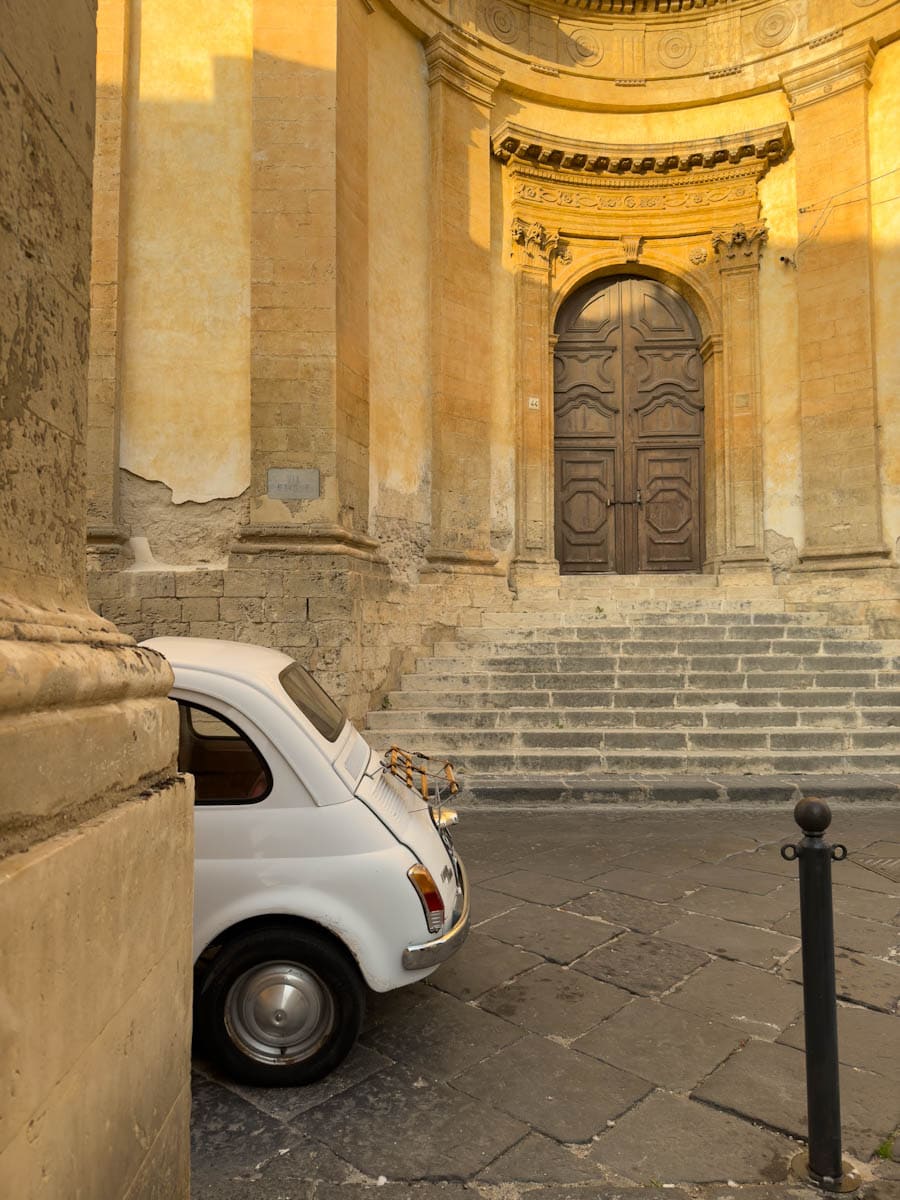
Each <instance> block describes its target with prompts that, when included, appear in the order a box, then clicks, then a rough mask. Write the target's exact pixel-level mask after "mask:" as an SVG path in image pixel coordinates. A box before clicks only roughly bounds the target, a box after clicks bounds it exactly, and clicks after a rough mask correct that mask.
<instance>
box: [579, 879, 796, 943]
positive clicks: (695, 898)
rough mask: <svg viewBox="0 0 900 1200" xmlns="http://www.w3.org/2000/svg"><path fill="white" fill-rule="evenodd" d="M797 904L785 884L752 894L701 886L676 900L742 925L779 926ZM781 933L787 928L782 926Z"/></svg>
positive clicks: (794, 892)
mask: <svg viewBox="0 0 900 1200" xmlns="http://www.w3.org/2000/svg"><path fill="white" fill-rule="evenodd" d="M576 903H579V901H576ZM799 903H800V897H799V893H798V892H797V890H796V889H792V888H789V887H788V886H787V885H785V886H784V887H780V888H777V889H776V890H775V891H774V892H769V894H768V895H765V896H756V895H754V894H753V893H752V892H730V891H727V890H726V889H725V888H717V887H703V888H700V889H699V890H698V891H696V892H691V894H690V895H689V896H685V897H684V899H683V900H680V901H679V908H683V909H687V911H688V912H702V913H708V914H709V916H713V917H723V918H724V919H725V920H727V921H740V922H741V923H742V924H745V925H757V926H761V927H763V928H766V927H768V926H771V927H773V928H778V929H780V928H781V926H780V925H777V922H778V921H780V920H782V919H783V918H785V917H787V916H788V914H789V913H790V912H791V910H792V909H794V908H796V907H797V905H798V904H799ZM660 928H661V926H660ZM784 932H785V933H790V932H791V931H790V930H788V929H785V930H784Z"/></svg>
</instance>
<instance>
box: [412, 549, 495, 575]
mask: <svg viewBox="0 0 900 1200" xmlns="http://www.w3.org/2000/svg"><path fill="white" fill-rule="evenodd" d="M425 558H426V559H427V560H428V561H427V563H426V565H425V566H424V567H423V568H422V570H421V574H422V575H423V576H426V575H446V574H452V573H456V572H459V573H461V574H466V575H503V574H505V571H504V569H503V567H501V566H499V565H498V562H497V555H496V554H495V553H494V552H493V550H436V549H431V548H429V549H428V550H426V551H425Z"/></svg>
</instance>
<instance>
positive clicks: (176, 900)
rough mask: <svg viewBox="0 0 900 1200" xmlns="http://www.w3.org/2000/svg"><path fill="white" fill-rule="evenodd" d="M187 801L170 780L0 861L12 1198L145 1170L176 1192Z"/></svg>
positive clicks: (106, 1191) (1, 1020)
mask: <svg viewBox="0 0 900 1200" xmlns="http://www.w3.org/2000/svg"><path fill="white" fill-rule="evenodd" d="M192 797H193V788H192V785H191V783H190V781H184V780H179V781H177V782H173V783H171V784H169V785H168V786H166V787H164V788H162V789H159V790H155V791H153V792H151V793H150V794H149V795H147V796H145V797H144V798H142V799H140V800H135V801H132V802H129V803H127V804H124V805H120V806H119V807H117V808H116V809H114V810H112V811H111V812H109V813H107V814H106V815H104V816H103V817H102V818H100V819H98V820H96V821H94V822H89V823H86V824H84V825H82V826H81V827H79V829H77V830H76V831H74V832H71V833H67V834H64V835H61V836H58V837H56V838H53V839H51V840H49V841H46V842H43V843H41V844H40V845H39V846H36V847H34V848H33V849H31V850H29V851H28V852H26V853H24V854H20V855H14V856H12V857H10V858H7V859H5V860H4V861H3V863H2V864H0V954H2V958H3V962H4V971H3V978H2V980H0V1041H2V1044H3V1050H2V1053H3V1061H4V1063H5V1064H6V1071H5V1072H4V1082H3V1085H2V1088H0V1177H2V1178H3V1180H4V1185H5V1189H6V1190H7V1192H8V1194H9V1195H15V1196H23V1197H24V1196H36V1195H38V1194H40V1195H43V1196H47V1197H48V1200H50V1198H53V1200H68V1197H71V1196H72V1195H74V1194H75V1191H76V1190H77V1193H78V1195H79V1196H81V1197H84V1200H112V1198H113V1197H124V1196H125V1195H126V1193H127V1194H128V1195H129V1197H130V1196H135V1195H136V1196H143V1195H148V1196H150V1195H154V1193H153V1191H152V1190H151V1188H150V1185H149V1183H147V1182H145V1183H144V1184H142V1185H141V1186H142V1188H143V1189H144V1190H142V1191H141V1190H139V1191H137V1192H134V1191H132V1192H129V1191H128V1189H129V1186H130V1184H131V1182H132V1180H134V1179H135V1178H136V1177H138V1176H139V1173H141V1172H142V1171H143V1177H144V1179H145V1180H146V1178H147V1176H148V1175H153V1174H157V1173H158V1174H159V1175H160V1177H161V1178H166V1177H168V1178H169V1180H170V1181H171V1190H170V1191H168V1192H167V1193H166V1195H167V1196H171V1197H172V1198H173V1200H175V1198H176V1197H177V1198H179V1200H180V1198H185V1200H186V1197H187V1194H188V1160H187V1138H186V1134H187V1118H186V1109H185V1101H184V1096H185V1089H186V1079H187V1071H188V1064H189V1054H190V979H191V975H190V963H191V944H190V930H191V904H192V880H193V831H192V804H191V801H192ZM161 878H164V879H165V881H166V883H165V886H164V887H160V886H159V881H160V879H161ZM41 980H44V981H45V983H46V986H44V985H39V986H36V981H38V984H39V981H41ZM164 1130H165V1131H166V1132H165V1136H162V1137H161V1136H160V1135H161V1133H162V1132H163V1131H164ZM148 1160H149V1161H148ZM154 1160H155V1161H154ZM156 1194H159V1193H156Z"/></svg>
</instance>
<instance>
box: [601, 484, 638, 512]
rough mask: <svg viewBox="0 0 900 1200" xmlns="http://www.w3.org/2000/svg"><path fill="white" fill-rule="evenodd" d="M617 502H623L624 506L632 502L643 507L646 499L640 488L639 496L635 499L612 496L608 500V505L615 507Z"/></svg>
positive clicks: (608, 506)
mask: <svg viewBox="0 0 900 1200" xmlns="http://www.w3.org/2000/svg"><path fill="white" fill-rule="evenodd" d="M617 504H621V505H622V506H623V507H624V506H626V505H630V504H636V505H637V507H638V508H642V507H643V504H644V501H643V500H642V499H641V489H640V488H638V490H637V498H636V499H635V500H613V499H612V497H610V499H609V500H607V502H606V507H607V508H614V507H615V505H617Z"/></svg>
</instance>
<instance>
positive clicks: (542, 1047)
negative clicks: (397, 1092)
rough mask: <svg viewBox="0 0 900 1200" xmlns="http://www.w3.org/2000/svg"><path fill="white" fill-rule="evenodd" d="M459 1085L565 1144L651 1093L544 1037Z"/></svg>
mask: <svg viewBox="0 0 900 1200" xmlns="http://www.w3.org/2000/svg"><path fill="white" fill-rule="evenodd" d="M453 1082H454V1087H456V1088H458V1089H459V1090H460V1091H462V1092H466V1093H467V1094H468V1095H470V1096H474V1097H476V1098H477V1099H479V1100H481V1101H484V1102H485V1103H486V1104H488V1105H493V1106H496V1107H497V1108H498V1109H502V1110H503V1111H504V1112H508V1113H510V1114H511V1115H512V1116H514V1117H517V1118H518V1119H519V1120H521V1121H525V1122H527V1123H528V1124H529V1125H530V1126H532V1128H534V1129H536V1130H537V1131H538V1132H540V1133H544V1134H547V1135H548V1136H549V1137H552V1138H556V1139H557V1141H562V1142H586V1141H589V1140H590V1139H591V1138H592V1137H593V1136H594V1134H596V1133H597V1131H598V1130H599V1129H600V1128H602V1127H603V1126H604V1125H605V1123H606V1122H607V1121H608V1120H612V1119H614V1118H615V1117H617V1116H618V1115H619V1114H620V1113H622V1112H624V1111H625V1109H626V1108H629V1107H630V1106H631V1105H632V1104H634V1102H635V1101H636V1100H638V1099H639V1098H640V1097H641V1096H643V1095H644V1094H645V1093H646V1092H647V1090H648V1084H647V1083H646V1082H645V1081H644V1080H643V1079H638V1078H637V1077H636V1076H635V1075H629V1074H627V1073H626V1072H625V1071H620V1070H618V1069H617V1068H615V1067H610V1066H607V1064H606V1063H601V1062H597V1061H596V1060H595V1059H592V1058H589V1057H588V1056H587V1055H585V1054H579V1053H578V1052H577V1051H575V1050H567V1049H565V1048H564V1047H563V1046H559V1045H557V1044H556V1043H555V1042H548V1041H547V1040H546V1039H544V1038H540V1037H525V1038H523V1039H522V1040H521V1041H520V1042H516V1043H515V1044H514V1045H512V1046H508V1047H507V1048H506V1049H505V1050H501V1051H500V1052H499V1053H498V1054H495V1055H494V1056H493V1058H490V1059H488V1060H487V1061H486V1062H483V1063H479V1064H478V1066H476V1067H472V1068H471V1069H470V1070H469V1071H466V1072H465V1073H464V1074H462V1075H460V1076H458V1077H457V1078H456V1079H455V1080H454V1081H453ZM317 1111H321V1110H317Z"/></svg>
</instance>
